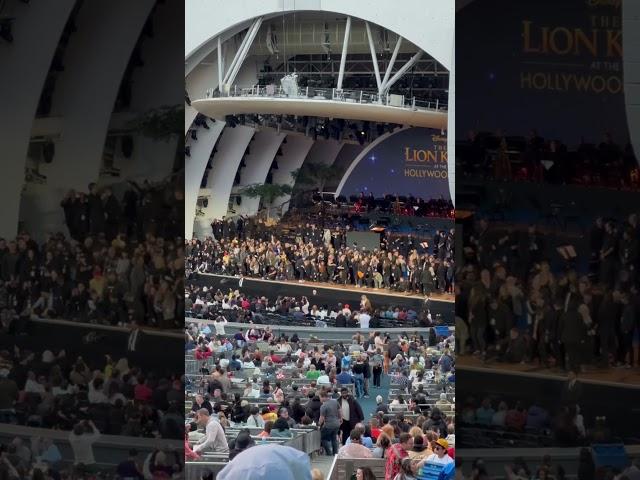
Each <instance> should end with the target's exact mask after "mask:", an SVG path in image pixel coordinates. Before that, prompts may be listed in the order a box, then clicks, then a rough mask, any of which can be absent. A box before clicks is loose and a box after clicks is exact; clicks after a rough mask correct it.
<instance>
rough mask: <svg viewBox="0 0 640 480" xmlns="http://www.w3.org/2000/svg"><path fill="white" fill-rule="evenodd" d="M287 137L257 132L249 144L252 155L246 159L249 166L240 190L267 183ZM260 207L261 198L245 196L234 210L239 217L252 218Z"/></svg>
mask: <svg viewBox="0 0 640 480" xmlns="http://www.w3.org/2000/svg"><path fill="white" fill-rule="evenodd" d="M285 136H286V135H285V134H284V133H276V132H274V131H272V130H264V131H261V132H256V135H255V137H254V139H253V141H252V142H251V143H250V144H249V147H250V151H251V154H250V155H246V156H245V157H244V158H245V163H246V164H247V166H246V167H245V168H244V169H243V170H242V174H241V177H240V180H241V181H240V185H239V186H238V187H236V188H237V189H238V190H241V189H242V188H243V187H246V186H247V185H251V184H254V183H259V184H263V183H265V180H266V178H267V174H268V173H269V167H271V163H272V162H273V159H274V157H275V156H276V152H277V151H278V148H280V146H281V144H282V141H283V140H284V137H285ZM285 146H286V145H285ZM274 172H275V170H274ZM259 205H260V198H257V197H256V198H249V197H247V196H246V195H244V196H243V197H242V203H241V204H240V205H236V206H235V207H234V210H235V211H236V213H237V214H238V215H249V216H251V215H255V214H256V213H258V207H259Z"/></svg>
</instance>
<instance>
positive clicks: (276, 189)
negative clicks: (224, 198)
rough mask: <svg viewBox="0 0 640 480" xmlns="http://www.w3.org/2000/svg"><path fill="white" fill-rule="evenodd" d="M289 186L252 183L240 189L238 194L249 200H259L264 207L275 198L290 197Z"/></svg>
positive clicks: (291, 190)
mask: <svg viewBox="0 0 640 480" xmlns="http://www.w3.org/2000/svg"><path fill="white" fill-rule="evenodd" d="M292 192H293V188H292V187H291V186H290V185H280V184H269V183H266V184H262V183H254V184H251V185H247V186H246V187H244V188H242V189H241V190H240V191H239V192H238V193H240V194H241V195H246V196H247V197H249V198H261V199H262V201H263V203H264V204H265V205H268V204H272V203H273V201H274V200H275V199H276V198H279V197H284V196H285V195H291V193H292Z"/></svg>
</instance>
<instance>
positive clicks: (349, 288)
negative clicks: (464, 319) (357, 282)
mask: <svg viewBox="0 0 640 480" xmlns="http://www.w3.org/2000/svg"><path fill="white" fill-rule="evenodd" d="M200 275H206V276H211V277H219V278H234V279H237V280H239V279H240V277H230V276H228V275H217V274H213V273H202V274H200ZM244 280H245V281H247V280H250V281H252V282H264V283H267V284H280V285H292V286H293V285H295V286H305V287H309V288H316V289H327V290H338V291H341V292H345V291H346V292H354V293H361V294H366V295H369V296H371V295H382V296H385V297H397V298H412V299H417V300H421V301H423V300H424V299H425V296H424V295H419V294H416V293H402V292H396V291H394V290H390V289H388V288H369V287H361V288H358V287H355V286H353V285H336V284H335V283H328V282H296V281H285V280H263V279H261V278H252V277H245V279H244ZM430 298H431V300H432V301H437V302H451V303H454V302H455V296H454V295H453V294H450V293H432V294H431V296H430Z"/></svg>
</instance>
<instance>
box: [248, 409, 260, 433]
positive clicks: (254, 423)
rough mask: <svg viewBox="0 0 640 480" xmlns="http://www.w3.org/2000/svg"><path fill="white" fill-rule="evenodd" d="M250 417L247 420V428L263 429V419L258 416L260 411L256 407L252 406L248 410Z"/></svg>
mask: <svg viewBox="0 0 640 480" xmlns="http://www.w3.org/2000/svg"><path fill="white" fill-rule="evenodd" d="M250 413H251V415H249V418H247V426H248V427H258V428H264V418H262V415H260V409H258V407H256V406H253V407H251V410H250Z"/></svg>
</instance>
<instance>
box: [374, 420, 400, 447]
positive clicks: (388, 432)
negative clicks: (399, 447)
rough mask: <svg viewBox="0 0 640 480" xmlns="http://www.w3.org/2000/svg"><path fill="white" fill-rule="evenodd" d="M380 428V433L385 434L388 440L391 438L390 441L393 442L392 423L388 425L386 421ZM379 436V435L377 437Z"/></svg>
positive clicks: (393, 431)
mask: <svg viewBox="0 0 640 480" xmlns="http://www.w3.org/2000/svg"><path fill="white" fill-rule="evenodd" d="M380 430H382V432H381V433H380V435H382V434H383V433H384V434H385V435H387V437H389V440H391V443H393V440H394V439H395V437H396V434H395V430H394V428H393V425H389V424H388V423H387V424H386V425H384V426H383V427H382V428H381V429H380ZM378 438H380V437H378Z"/></svg>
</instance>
